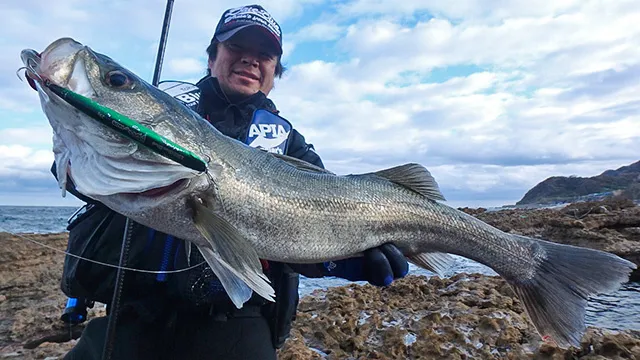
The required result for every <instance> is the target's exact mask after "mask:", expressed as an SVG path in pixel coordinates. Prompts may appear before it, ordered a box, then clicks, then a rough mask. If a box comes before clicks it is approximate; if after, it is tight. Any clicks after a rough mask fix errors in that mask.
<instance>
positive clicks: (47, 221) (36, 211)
mask: <svg viewBox="0 0 640 360" xmlns="http://www.w3.org/2000/svg"><path fill="white" fill-rule="evenodd" d="M76 209H77V208H74V207H35V206H0V232H2V231H4V232H11V233H40V234H42V233H58V232H63V231H66V226H67V219H68V218H69V217H70V216H71V215H72V214H73V213H74V212H75V211H76ZM4 246H6V245H4V244H0V247H4ZM455 258H456V263H455V265H454V266H453V267H452V268H451V269H450V270H449V272H448V273H447V274H446V276H452V275H454V274H457V273H460V272H467V273H481V274H485V275H496V274H495V272H493V270H491V269H490V268H488V267H486V266H484V265H482V264H479V263H477V262H475V261H472V260H468V259H465V258H462V257H459V256H456V257H455ZM410 267H411V271H410V273H411V274H420V275H425V276H432V275H433V274H432V273H430V272H428V271H425V270H422V269H420V268H417V267H415V266H413V265H410ZM349 283H350V282H349V281H347V280H342V279H338V278H322V279H309V278H305V277H302V278H301V281H300V289H299V292H300V295H301V296H304V295H308V294H310V293H311V292H312V291H314V290H316V289H326V288H328V287H333V286H341V285H346V284H349ZM362 284H363V283H362ZM638 314H640V283H628V284H625V285H623V286H622V288H621V289H619V290H618V291H616V292H614V293H610V294H606V295H600V296H597V297H592V298H591V299H590V300H589V304H588V307H587V314H586V319H585V321H586V323H587V325H588V326H597V327H602V328H605V329H610V330H625V329H633V330H640V316H639V315H638Z"/></svg>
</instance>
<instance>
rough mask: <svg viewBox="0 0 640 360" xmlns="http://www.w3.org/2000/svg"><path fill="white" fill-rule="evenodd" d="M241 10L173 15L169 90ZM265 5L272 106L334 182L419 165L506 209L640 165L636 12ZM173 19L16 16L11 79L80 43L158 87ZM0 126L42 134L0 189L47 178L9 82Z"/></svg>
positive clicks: (89, 9)
mask: <svg viewBox="0 0 640 360" xmlns="http://www.w3.org/2000/svg"><path fill="white" fill-rule="evenodd" d="M238 5H242V4H241V3H239V2H237V1H221V2H205V3H202V2H197V1H195V0H185V1H181V2H177V3H176V4H175V5H174V12H173V18H172V23H171V28H170V35H169V39H168V43H167V52H166V54H165V66H164V69H163V79H167V78H171V79H188V80H191V81H194V80H195V79H198V78H199V77H200V76H202V75H203V73H204V68H205V66H206V60H207V59H206V54H205V48H206V46H207V45H208V44H209V41H210V39H211V36H212V34H213V30H214V28H215V25H216V23H217V21H218V19H219V17H220V15H221V13H222V11H223V10H224V9H226V8H229V7H234V6H238ZM263 5H264V6H265V8H267V9H268V10H269V11H270V12H271V13H272V14H273V15H274V16H275V17H276V18H277V19H278V21H279V22H280V23H281V25H282V26H283V29H284V30H285V34H284V35H285V36H284V38H285V43H284V49H285V60H286V62H287V65H288V67H289V70H288V71H287V72H286V73H285V76H284V77H283V79H281V80H279V81H278V82H277V83H276V88H275V90H274V91H273V92H272V94H270V97H271V98H273V100H274V101H275V102H276V104H277V105H278V107H279V108H280V110H281V111H282V113H281V114H282V115H283V116H285V117H286V118H288V119H289V120H291V121H292V123H293V124H294V126H295V127H296V128H298V129H299V130H300V131H301V132H302V134H303V135H304V136H305V137H306V139H307V140H308V141H309V142H311V143H313V144H314V146H315V147H316V149H317V151H318V153H319V154H320V155H321V156H322V158H323V160H324V162H325V164H326V165H327V167H329V168H330V169H332V170H334V171H336V172H338V173H357V172H364V171H373V170H378V169H381V168H385V167H390V166H393V165H397V164H400V163H406V162H419V163H421V164H424V165H425V166H426V167H427V168H429V170H430V171H432V173H433V174H434V176H436V179H437V180H438V182H439V183H440V185H441V187H442V188H443V191H444V192H445V195H446V196H447V198H449V199H453V202H454V203H455V202H458V203H460V204H462V203H464V202H465V201H466V202H467V203H469V204H470V203H475V204H480V203H482V202H484V203H485V204H488V203H491V204H500V202H503V203H506V202H509V203H515V202H516V201H517V200H519V198H521V197H522V196H523V195H524V193H525V192H526V190H528V189H529V188H530V187H532V186H534V185H535V184H536V183H538V182H539V181H542V180H544V179H545V178H546V177H549V176H552V175H572V174H577V175H580V176H593V175H596V174H599V173H601V172H602V171H604V170H606V169H610V168H617V167H619V166H622V165H625V164H629V163H631V162H633V161H637V160H638V155H637V154H639V153H640V127H639V126H637V124H639V123H640V115H639V114H640V113H639V112H638V110H640V101H639V100H638V95H637V94H638V93H640V28H638V27H637V26H635V25H636V24H637V22H638V21H640V3H638V2H636V1H628V0H622V1H616V2H609V3H603V2H598V1H583V2H579V1H563V2H554V1H541V2H535V3H532V2H525V1H523V0H510V1H500V2H496V3H493V4H492V6H491V7H488V6H486V4H483V3H481V2H477V1H468V0H462V1H456V2H452V3H446V2H442V1H433V0H426V1H403V2H397V1H383V0H352V1H345V2H326V1H305V2H298V1H294V0H288V1H275V0H274V1H267V2H265V3H264V4H263ZM164 6H165V1H163V0H153V1H150V2H142V1H134V2H129V3H119V2H115V3H113V2H112V3H101V4H93V3H91V4H89V3H84V2H79V1H71V0H63V1H61V2H59V3H56V4H55V5H46V4H43V5H42V6H41V5H40V3H39V2H35V1H33V0H30V1H26V2H22V3H21V6H20V7H16V6H8V9H7V11H3V12H2V14H0V20H2V21H4V24H5V25H6V26H5V27H4V28H3V30H2V31H3V34H2V35H3V38H4V39H9V40H7V43H6V44H3V46H4V48H5V51H3V52H2V53H0V66H3V67H4V68H6V69H11V70H14V69H17V68H18V67H19V66H21V64H20V61H19V57H18V54H19V51H20V50H21V49H22V48H23V47H33V48H35V49H41V48H43V47H44V46H46V44H47V43H48V42H50V41H51V40H53V39H55V38H56V37H59V36H73V37H78V38H79V39H80V40H82V41H83V42H86V43H88V44H90V45H91V46H92V48H95V49H96V50H98V51H101V52H104V53H106V54H108V55H110V56H112V57H114V59H116V60H117V61H119V62H120V63H122V64H123V65H125V66H127V67H130V68H131V70H133V71H134V72H136V73H138V74H139V75H140V76H141V77H143V78H145V79H147V80H149V79H150V78H151V74H152V71H153V63H154V61H155V54H156V51H157V42H158V39H159V35H160V27H161V23H162V16H163V11H164ZM103 14H108V16H101V15H103ZM114 19H117V20H118V21H117V23H116V22H114ZM43 29H46V36H43ZM300 59H303V60H300ZM16 114H22V115H16ZM37 114H39V116H40V118H38V120H35V119H36V115H37ZM0 116H2V117H3V118H16V119H19V118H22V117H24V118H29V119H31V120H30V121H29V122H28V123H25V124H24V128H22V125H19V124H18V123H17V121H13V122H11V124H10V125H5V126H4V128H0V136H2V138H3V139H4V138H11V139H14V140H13V141H11V142H9V143H6V144H4V147H3V148H0V164H2V163H6V164H11V165H10V166H9V165H0V175H2V174H3V173H4V174H9V173H10V174H12V175H11V176H13V177H15V176H28V177H31V178H34V179H35V178H43V179H44V178H46V177H48V176H49V175H48V174H47V172H48V166H49V164H47V161H49V159H48V158H46V156H44V153H41V152H46V151H50V150H47V149H48V148H47V146H49V145H48V142H47V141H49V140H47V137H48V136H49V137H50V135H47V131H45V130H42V129H44V128H46V125H45V124H44V123H43V122H42V114H41V112H40V110H39V105H38V103H37V96H35V93H34V92H33V91H31V89H30V88H29V87H28V86H26V84H24V83H20V82H19V80H18V79H17V78H16V77H15V76H14V74H13V73H11V72H4V73H0ZM37 129H41V130H37ZM30 135H33V136H30ZM9 151H12V152H15V153H16V154H20V156H22V157H23V158H28V159H32V158H33V159H39V160H37V161H35V162H33V161H30V162H29V163H30V164H38V165H37V166H36V167H29V166H32V165H26V164H23V163H21V162H20V161H18V160H17V157H16V156H13V155H9ZM2 166H4V167H2ZM34 166H35V165H34ZM38 166H39V168H37V167H38ZM7 176H9V175H7ZM7 181H8V180H7ZM16 186H17V185H16ZM38 186H39V185H36V184H35V183H34V184H33V185H32V188H33V189H36V188H37V187H38ZM53 186H54V187H56V186H55V184H53ZM16 189H17V188H16ZM34 191H35V190H34ZM480 205H481V204H480Z"/></svg>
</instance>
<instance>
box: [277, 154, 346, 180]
mask: <svg viewBox="0 0 640 360" xmlns="http://www.w3.org/2000/svg"><path fill="white" fill-rule="evenodd" d="M270 154H272V155H273V156H275V157H277V158H278V159H280V160H283V161H285V162H286V163H288V164H289V165H291V166H293V167H295V168H296V169H298V170H304V171H311V172H317V173H320V174H331V175H335V174H334V173H333V172H331V171H329V170H327V169H323V168H321V167H319V166H315V165H313V164H311V163H308V162H306V161H304V160H300V159H298V158H294V157H291V156H287V155H281V154H276V153H270Z"/></svg>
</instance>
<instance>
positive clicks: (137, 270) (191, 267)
mask: <svg viewBox="0 0 640 360" xmlns="http://www.w3.org/2000/svg"><path fill="white" fill-rule="evenodd" d="M0 230H1V231H3V232H6V233H8V234H11V235H13V236H15V237H19V238H21V239H24V240H27V241H30V242H32V243H35V244H38V245H40V246H42V247H45V248H47V249H49V250H53V251H55V252H58V253H63V254H65V255H68V256H71V257H74V258H77V259H80V260H84V261H88V262H91V263H94V264H98V265H103V266H107V267H111V268H115V269H122V270H129V271H135V272H141V273H147V274H177V273H181V272H185V271H189V270H192V269H195V268H197V267H199V266H201V265H204V264H205V263H206V261H202V262H201V263H199V264H196V265H192V266H189V267H186V268H184V269H178V270H166V271H161V270H144V269H136V268H130V267H126V266H118V265H113V264H109V263H105V262H102V261H98V260H93V259H89V258H86V257H83V256H80V255H76V254H72V253H70V252H68V251H65V250H60V249H57V248H55V247H53V246H51V245H47V244H45V243H42V242H40V241H37V240H33V239H29V238H27V237H25V236H22V235H19V234H14V233H12V232H10V231H7V230H6V229H4V228H2V227H0Z"/></svg>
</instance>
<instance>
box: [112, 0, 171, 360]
mask: <svg viewBox="0 0 640 360" xmlns="http://www.w3.org/2000/svg"><path fill="white" fill-rule="evenodd" d="M172 11H173V0H167V7H166V9H165V11H164V20H163V24H162V31H161V33H160V43H159V44H158V54H157V56H156V66H155V69H154V72H153V80H152V85H153V86H158V83H159V80H160V73H161V71H162V63H163V59H164V52H165V48H166V45H167V35H168V33H169V24H170V23H171V13H172ZM133 227H134V223H133V222H132V221H131V220H130V219H129V218H128V217H127V218H126V220H125V225H124V231H123V234H122V248H121V249H120V261H119V264H118V265H119V266H120V267H119V268H118V272H117V275H116V283H115V288H114V291H113V298H112V300H111V309H110V310H111V311H110V314H109V320H108V323H107V333H106V339H105V342H104V348H103V350H102V360H111V354H112V353H113V346H114V341H115V331H116V323H117V321H118V313H119V312H120V298H121V295H122V289H123V287H124V275H125V270H124V269H123V268H124V266H126V264H127V262H128V258H129V244H130V242H131V234H132V233H133Z"/></svg>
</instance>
